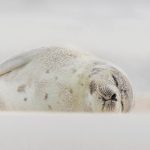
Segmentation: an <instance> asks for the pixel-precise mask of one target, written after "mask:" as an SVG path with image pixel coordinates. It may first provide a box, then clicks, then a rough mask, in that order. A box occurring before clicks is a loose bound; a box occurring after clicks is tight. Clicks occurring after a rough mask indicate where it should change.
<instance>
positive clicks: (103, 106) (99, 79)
mask: <svg viewBox="0 0 150 150" xmlns="http://www.w3.org/2000/svg"><path fill="white" fill-rule="evenodd" d="M132 105H133V92H132V87H131V84H130V82H129V80H128V79H127V76H126V75H125V74H124V73H123V72H122V71H120V69H118V68H117V67H116V66H114V65H112V64H111V63H109V62H106V61H103V60H102V59H100V58H97V57H95V56H91V54H85V53H81V52H77V51H74V50H71V49H65V48H61V47H50V48H41V49H36V50H32V51H29V52H26V53H24V54H21V55H19V56H16V57H14V58H12V59H9V60H7V61H5V62H4V63H2V64H1V65H0V110H10V111H11V110H13V111H17V110H19V111H72V112H83V111H84V112H128V111H129V110H130V109H131V108H132Z"/></svg>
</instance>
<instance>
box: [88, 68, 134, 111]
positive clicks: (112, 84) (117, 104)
mask: <svg viewBox="0 0 150 150" xmlns="http://www.w3.org/2000/svg"><path fill="white" fill-rule="evenodd" d="M94 70H97V71H96V73H93V72H92V73H91V75H90V83H89V94H88V97H87V99H88V102H89V103H91V105H93V108H94V109H96V110H95V111H102V112H128V111H129V110H130V109H131V107H132V105H133V94H132V88H131V84H130V82H129V81H128V79H127V77H126V76H125V75H124V74H123V73H122V72H120V71H119V70H117V69H116V68H114V67H107V68H105V69H104V68H101V67H97V69H94Z"/></svg>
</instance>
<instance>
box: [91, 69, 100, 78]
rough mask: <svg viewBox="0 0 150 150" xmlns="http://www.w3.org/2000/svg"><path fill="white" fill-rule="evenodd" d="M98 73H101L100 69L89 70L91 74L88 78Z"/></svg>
mask: <svg viewBox="0 0 150 150" xmlns="http://www.w3.org/2000/svg"><path fill="white" fill-rule="evenodd" d="M100 71H102V69H101V68H93V69H92V70H91V74H90V75H89V76H90V77H91V76H92V75H95V74H97V73H99V72H100Z"/></svg>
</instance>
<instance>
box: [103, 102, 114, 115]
mask: <svg viewBox="0 0 150 150" xmlns="http://www.w3.org/2000/svg"><path fill="white" fill-rule="evenodd" d="M115 109H116V102H114V101H112V100H107V101H103V104H102V112H115Z"/></svg>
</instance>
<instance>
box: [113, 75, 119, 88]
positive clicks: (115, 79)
mask: <svg viewBox="0 0 150 150" xmlns="http://www.w3.org/2000/svg"><path fill="white" fill-rule="evenodd" d="M112 78H113V79H114V81H115V84H116V86H117V87H118V85H119V84H118V81H117V78H116V77H115V76H114V75H112Z"/></svg>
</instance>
